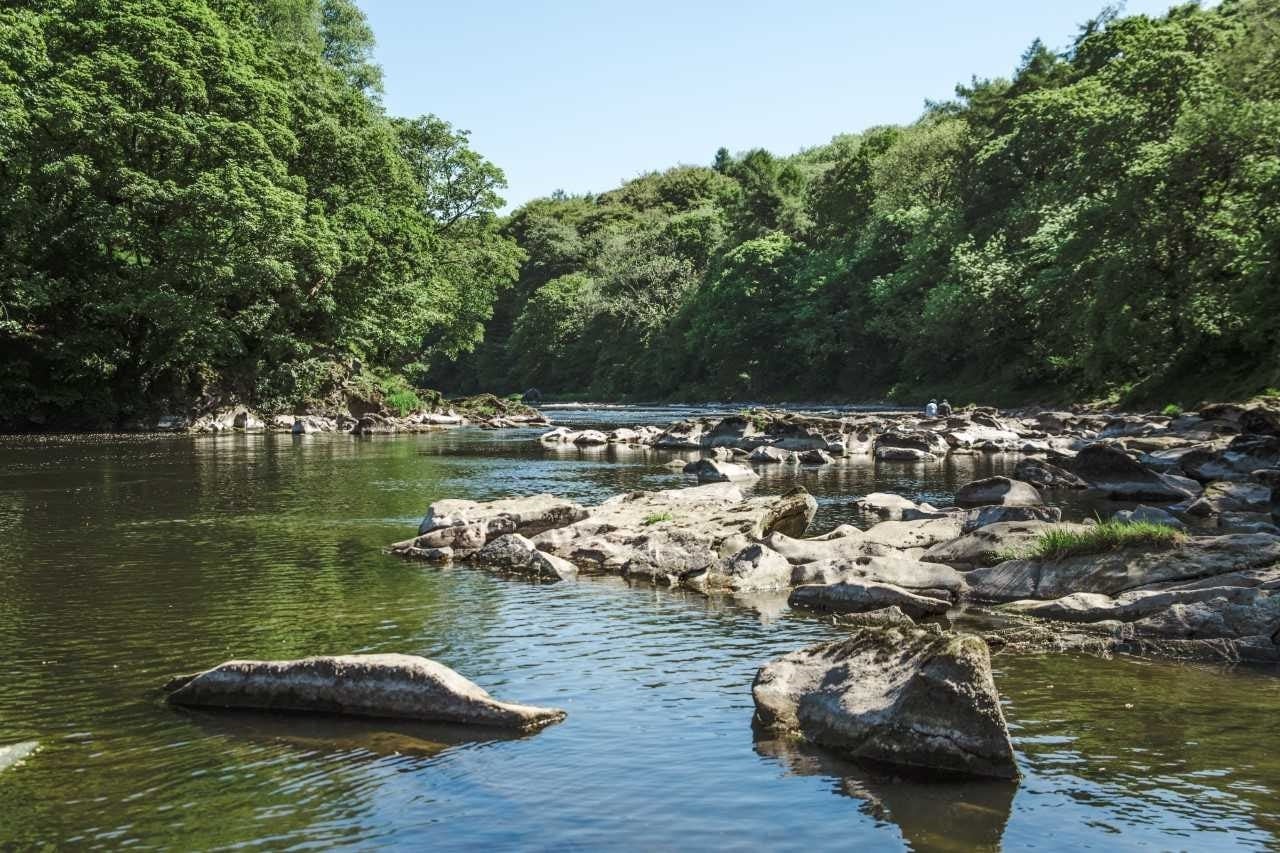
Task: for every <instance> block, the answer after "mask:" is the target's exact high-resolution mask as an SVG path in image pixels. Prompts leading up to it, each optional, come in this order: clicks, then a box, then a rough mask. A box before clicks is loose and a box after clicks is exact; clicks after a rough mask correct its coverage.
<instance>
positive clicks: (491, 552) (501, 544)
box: [474, 533, 578, 580]
mask: <svg viewBox="0 0 1280 853" xmlns="http://www.w3.org/2000/svg"><path fill="white" fill-rule="evenodd" d="M474 559H475V561H476V562H477V563H479V564H480V565H488V566H498V567H500V568H503V569H506V570H508V571H513V572H519V573H520V574H524V575H530V576H532V577H536V578H544V579H550V580H576V579H577V577H578V567H577V566H575V565H574V564H573V563H570V562H569V561H568V560H566V559H563V558H561V557H557V556H556V555H555V554H546V553H543V552H542V551H539V550H538V549H537V547H535V546H534V544H533V542H531V541H530V540H529V539H527V538H525V537H524V536H521V535H520V534H519V533H507V534H505V535H502V536H499V537H497V538H496V539H494V540H493V541H491V542H489V543H488V544H487V545H485V546H484V547H483V548H481V549H480V550H479V551H478V552H476V555H475V557H474Z"/></svg>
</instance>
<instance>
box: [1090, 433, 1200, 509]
mask: <svg viewBox="0 0 1280 853" xmlns="http://www.w3.org/2000/svg"><path fill="white" fill-rule="evenodd" d="M1071 470H1072V471H1073V472H1075V474H1076V475H1077V476H1079V477H1080V478H1081V479H1083V480H1084V481H1085V482H1087V483H1088V484H1089V487H1090V488H1092V489H1095V490H1097V491H1099V492H1102V493H1104V494H1105V495H1106V496H1108V497H1111V498H1115V499H1118V500H1131V501H1165V502H1169V503H1173V502H1176V501H1181V500H1185V499H1187V498H1194V497H1196V496H1197V494H1198V493H1199V489H1198V488H1197V487H1195V485H1194V484H1191V483H1189V482H1187V481H1185V480H1183V479H1181V478H1175V477H1174V476H1173V475H1171V474H1160V473H1157V472H1155V471H1152V470H1151V469H1150V468H1146V467H1144V466H1143V465H1142V463H1140V462H1138V461H1137V460H1136V459H1134V458H1133V457H1131V456H1130V455H1129V454H1128V453H1126V452H1124V451H1123V450H1121V449H1120V448H1118V447H1114V446H1112V445H1109V444H1091V445H1089V446H1088V447H1086V448H1084V449H1083V450H1081V451H1080V452H1079V453H1078V454H1076V457H1075V459H1074V460H1073V461H1072V463H1071Z"/></svg>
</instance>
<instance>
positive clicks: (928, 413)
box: [924, 400, 938, 418]
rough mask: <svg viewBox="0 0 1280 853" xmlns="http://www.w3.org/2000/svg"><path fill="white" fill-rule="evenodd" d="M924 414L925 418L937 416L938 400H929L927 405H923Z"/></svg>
mask: <svg viewBox="0 0 1280 853" xmlns="http://www.w3.org/2000/svg"><path fill="white" fill-rule="evenodd" d="M924 416H925V417H926V418H936V417H937V416H938V401H937V400H930V401H929V405H927V406H925V407H924Z"/></svg>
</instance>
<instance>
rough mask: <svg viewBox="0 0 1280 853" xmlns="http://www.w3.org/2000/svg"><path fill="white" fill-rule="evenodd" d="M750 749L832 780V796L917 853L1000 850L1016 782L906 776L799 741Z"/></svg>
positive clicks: (764, 739) (765, 741) (763, 738)
mask: <svg viewBox="0 0 1280 853" xmlns="http://www.w3.org/2000/svg"><path fill="white" fill-rule="evenodd" d="M755 750H756V752H757V753H759V754H760V755H762V756H764V757H766V758H769V759H772V760H774V761H777V762H778V763H779V764H781V765H782V766H783V767H785V768H786V769H787V771H788V772H789V773H792V774H795V775H797V776H822V777H826V778H829V779H831V780H832V782H833V784H832V791H833V792H834V793H837V794H841V795H843V796H846V797H853V798H855V799H858V800H861V801H862V805H861V809H862V811H863V812H865V813H866V814H867V815H868V816H870V817H872V818H874V819H875V820H877V821H881V822H884V823H892V824H894V825H896V826H897V827H898V829H899V830H900V831H901V832H902V837H903V840H904V841H906V843H907V845H908V846H909V847H910V848H911V849H912V850H916V851H930V850H939V851H941V850H957V851H960V850H965V851H969V850H999V849H1000V842H1001V838H1002V837H1003V835H1004V830H1005V825H1006V824H1007V823H1008V822H1009V814H1010V811H1011V809H1012V805H1013V797H1014V793H1015V792H1016V791H1017V789H1018V785H1017V783H1015V782H1002V781H998V780H982V779H980V780H958V779H939V778H930V777H929V775H928V774H927V773H924V774H921V775H919V776H912V777H909V776H906V775H902V774H899V773H896V772H895V771H893V770H891V769H879V768H868V767H865V766H862V765H858V764H853V763H852V762H848V761H843V760H841V759H839V758H837V757H835V756H834V755H832V754H831V753H829V752H826V751H824V750H821V749H818V748H816V747H813V746H809V745H808V744H805V743H803V742H801V741H796V740H786V739H778V738H774V737H773V736H772V735H767V734H762V733H759V732H757V734H756V740H755Z"/></svg>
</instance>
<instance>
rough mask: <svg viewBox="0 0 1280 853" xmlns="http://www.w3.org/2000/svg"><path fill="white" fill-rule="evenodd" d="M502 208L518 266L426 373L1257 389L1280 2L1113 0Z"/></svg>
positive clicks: (820, 388) (639, 390) (559, 383)
mask: <svg viewBox="0 0 1280 853" xmlns="http://www.w3.org/2000/svg"><path fill="white" fill-rule="evenodd" d="M850 85H867V84H859V83H857V82H856V81H850ZM505 228H506V232H507V233H508V234H510V235H511V236H512V237H514V238H515V239H516V240H517V242H519V244H520V245H521V247H522V248H523V249H524V250H525V251H526V252H527V255H528V256H527V259H526V261H525V263H524V265H523V266H522V268H521V272H520V278H519V281H518V282H517V283H516V286H515V287H514V288H512V289H511V290H510V291H507V292H506V293H504V294H503V295H502V296H501V297H500V298H499V301H498V305H497V308H496V310H495V313H494V317H493V320H492V321H491V322H490V324H489V326H488V331H487V334H486V338H485V342H484V344H483V345H481V347H480V348H479V349H478V350H477V351H476V352H475V354H474V355H473V356H472V357H469V358H467V359H465V360H464V361H462V362H460V363H459V365H458V366H457V367H456V369H455V370H452V371H438V376H439V378H440V381H442V382H444V381H448V382H457V381H462V382H464V383H468V384H470V385H473V386H475V387H486V388H499V389H521V388H525V387H527V386H536V387H538V388H540V389H541V390H542V391H544V392H552V393H560V392H564V391H568V392H586V393H589V394H591V395H593V396H598V397H604V398H616V397H630V398H633V399H645V398H650V399H652V398H661V397H669V396H680V397H687V398H694V399H696V398H718V399H724V398H731V399H752V398H774V399H779V398H781V399H791V400H796V399H814V398H825V399H832V398H841V399H855V400H856V399H868V398H879V397H882V396H885V395H892V396H896V397H899V398H901V399H904V400H908V399H919V397H921V396H925V395H929V394H950V395H951V396H952V397H953V398H957V397H958V398H960V399H964V400H969V399H975V398H982V399H987V400H996V401H1017V400H1041V401H1046V402H1048V401H1052V400H1059V401H1061V400H1071V399H1086V398H1087V399H1098V398H1105V397H1112V398H1117V399H1121V400H1129V401H1158V402H1169V401H1182V402H1188V401H1194V400H1195V399H1197V398H1200V397H1206V396H1207V397H1219V396H1224V395H1229V396H1244V395H1248V394H1250V393H1253V392H1255V391H1257V390H1261V389H1262V388H1265V387H1267V386H1268V385H1280V3H1277V2H1276V0H1262V2H1232V0H1226V2H1223V3H1222V4H1221V5H1220V6H1218V7H1216V8H1214V9H1212V10H1202V9H1198V8H1197V7H1195V6H1184V7H1180V8H1177V9H1175V10H1173V11H1172V12H1171V13H1170V14H1169V15H1168V16H1167V17H1165V18H1163V19H1159V20H1152V19H1150V18H1146V17H1140V16H1134V17H1116V16H1115V15H1114V14H1111V13H1106V14H1104V15H1102V16H1101V17H1099V18H1098V19H1097V20H1095V21H1093V22H1091V23H1090V24H1088V25H1087V26H1086V27H1085V28H1084V29H1083V30H1082V31H1081V32H1080V33H1079V34H1078V37H1077V38H1076V39H1075V40H1074V42H1073V43H1072V44H1071V45H1070V47H1069V48H1068V49H1067V50H1066V51H1065V52H1062V53H1058V52H1054V51H1052V50H1050V49H1048V48H1047V47H1045V46H1044V45H1043V44H1040V43H1036V44H1033V45H1032V46H1031V47H1030V49H1029V50H1027V52H1026V54H1025V55H1024V56H1023V57H1022V61H1021V64H1020V65H1019V67H1018V69H1017V72H1016V74H1015V75H1014V76H1013V79H1011V80H973V81H972V82H971V83H969V84H967V85H963V86H960V87H958V89H957V92H956V98H955V100H953V101H950V102H947V103H937V104H929V105H928V107H927V109H926V110H925V113H924V115H923V116H922V117H921V118H920V119H919V121H917V122H916V123H915V124H913V125H911V126H909V127H877V128H872V129H869V130H867V131H865V132H863V133H860V134H856V135H850V136H844V137H840V138H837V139H835V140H833V141H832V142H831V143H830V144H828V145H824V146H820V147H817V148H813V149H810V150H807V151H804V152H802V153H800V154H798V155H795V156H791V157H778V156H774V155H772V154H770V153H769V152H767V151H762V150H755V151H747V152H744V153H738V154H731V153H729V152H727V151H724V150H721V151H720V152H719V153H718V154H717V155H716V156H715V160H714V163H713V164H712V165H711V166H710V167H707V168H700V167H679V168H675V169H671V170H670V171H667V172H663V173H661V174H652V175H646V176H643V177H640V178H638V179H636V180H633V181H630V182H628V183H626V184H625V185H623V186H622V187H620V188H618V189H616V190H613V191H611V192H606V193H603V194H601V195H597V196H588V197H568V198H565V197H560V198H551V199H543V200H539V201H535V202H532V203H530V204H527V205H525V206H524V207H522V208H520V209H519V210H517V211H516V212H515V213H514V215H512V216H511V217H510V220H509V222H508V223H507V225H506V226H505Z"/></svg>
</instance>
